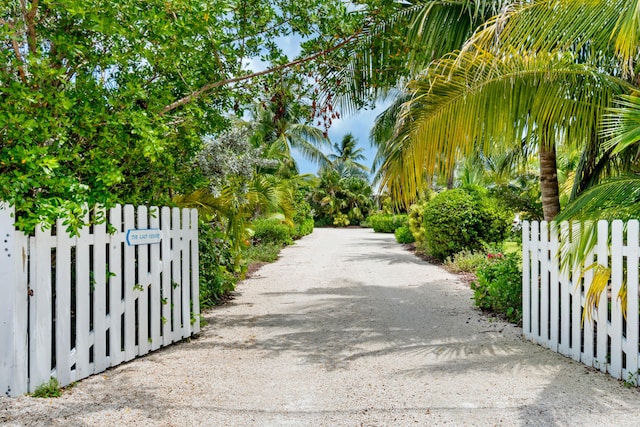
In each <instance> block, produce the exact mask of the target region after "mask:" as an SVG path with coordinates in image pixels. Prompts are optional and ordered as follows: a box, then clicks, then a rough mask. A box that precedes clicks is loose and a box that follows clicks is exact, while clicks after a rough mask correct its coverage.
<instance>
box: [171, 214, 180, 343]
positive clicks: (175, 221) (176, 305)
mask: <svg viewBox="0 0 640 427" xmlns="http://www.w3.org/2000/svg"><path fill="white" fill-rule="evenodd" d="M181 222H182V219H181V218H180V209H178V208H173V209H171V341H178V340H179V339H180V338H181V335H182V334H181V329H182V324H181V321H182V314H181V311H182V300H181V297H182V293H181V292H180V286H182V277H181V275H182V269H181V268H180V260H181V257H182V245H181V244H180V237H179V234H180V226H181Z"/></svg>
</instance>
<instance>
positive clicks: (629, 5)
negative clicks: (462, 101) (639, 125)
mask: <svg viewBox="0 0 640 427" xmlns="http://www.w3.org/2000/svg"><path fill="white" fill-rule="evenodd" d="M637 7H638V1H637V0H634V1H627V0H590V1H583V0H537V1H532V2H521V3H520V4H519V5H518V4H515V5H514V7H511V8H507V9H505V11H504V12H503V13H501V14H499V15H496V16H494V17H492V18H491V19H489V20H488V21H487V22H486V24H485V25H484V26H483V28H481V29H479V30H478V31H477V32H476V33H475V34H474V35H473V36H472V37H471V38H470V39H469V40H468V41H467V43H466V44H465V47H464V49H463V50H470V51H474V50H475V49H476V48H479V49H480V50H492V51H494V52H496V53H497V52H500V51H502V52H505V51H506V52H509V51H510V50H511V49H519V50H520V51H522V52H552V51H557V50H562V51H572V52H574V53H576V54H578V55H580V56H583V57H588V58H590V60H592V61H596V62H600V63H601V64H603V65H604V64H606V65H608V66H610V67H614V68H618V69H619V70H620V71H621V72H623V73H626V74H628V72H630V71H631V70H632V65H633V62H634V60H636V59H637V53H638V48H639V47H640V38H638V26H637V22H638V9H637ZM633 25H635V28H634V27H633ZM612 42H613V43H612ZM616 55H617V56H618V57H619V58H620V59H621V61H619V62H618V64H617V65H616V64H612V63H611V62H610V59H611V58H612V57H615V56H616ZM623 64H626V65H624V66H623Z"/></svg>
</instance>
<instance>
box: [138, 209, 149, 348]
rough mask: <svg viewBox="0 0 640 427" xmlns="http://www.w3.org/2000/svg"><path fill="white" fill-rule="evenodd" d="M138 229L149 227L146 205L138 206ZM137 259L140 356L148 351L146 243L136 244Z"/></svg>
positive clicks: (147, 251)
mask: <svg viewBox="0 0 640 427" xmlns="http://www.w3.org/2000/svg"><path fill="white" fill-rule="evenodd" d="M137 223H138V229H139V230H146V229H148V228H149V226H148V220H147V208H146V206H138V218H137ZM137 251H138V255H137V260H138V283H137V287H136V292H135V294H136V295H137V310H136V311H137V319H136V320H137V322H136V323H137V335H138V337H137V341H138V353H137V354H138V355H139V356H142V355H145V354H147V353H148V352H149V323H148V312H149V286H150V285H151V282H150V280H149V250H148V245H139V246H137Z"/></svg>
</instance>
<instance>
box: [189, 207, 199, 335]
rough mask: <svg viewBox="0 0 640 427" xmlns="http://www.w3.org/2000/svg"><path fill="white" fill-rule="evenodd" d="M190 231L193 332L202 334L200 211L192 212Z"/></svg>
mask: <svg viewBox="0 0 640 427" xmlns="http://www.w3.org/2000/svg"><path fill="white" fill-rule="evenodd" d="M190 231H191V233H190V235H189V242H190V243H189V245H190V248H189V249H190V251H191V255H190V257H189V259H191V303H192V309H193V316H194V322H193V328H192V332H193V333H194V334H198V333H200V288H199V283H200V254H199V252H198V211H197V210H196V209H192V210H191V228H190Z"/></svg>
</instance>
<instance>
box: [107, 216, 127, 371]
mask: <svg viewBox="0 0 640 427" xmlns="http://www.w3.org/2000/svg"><path fill="white" fill-rule="evenodd" d="M109 224H110V225H111V227H112V231H113V233H114V234H113V235H112V236H111V238H110V242H109V262H108V270H109V285H108V286H109V320H108V322H107V323H108V327H109V345H108V348H109V352H108V353H109V366H117V365H119V364H120V363H122V362H123V361H124V344H123V341H122V339H123V336H122V323H123V322H122V314H123V313H124V303H123V301H124V300H123V293H122V286H123V280H124V278H123V275H124V273H123V270H122V253H123V245H124V238H123V236H124V229H123V223H122V207H121V206H119V205H118V206H116V207H114V208H111V209H110V210H109Z"/></svg>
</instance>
